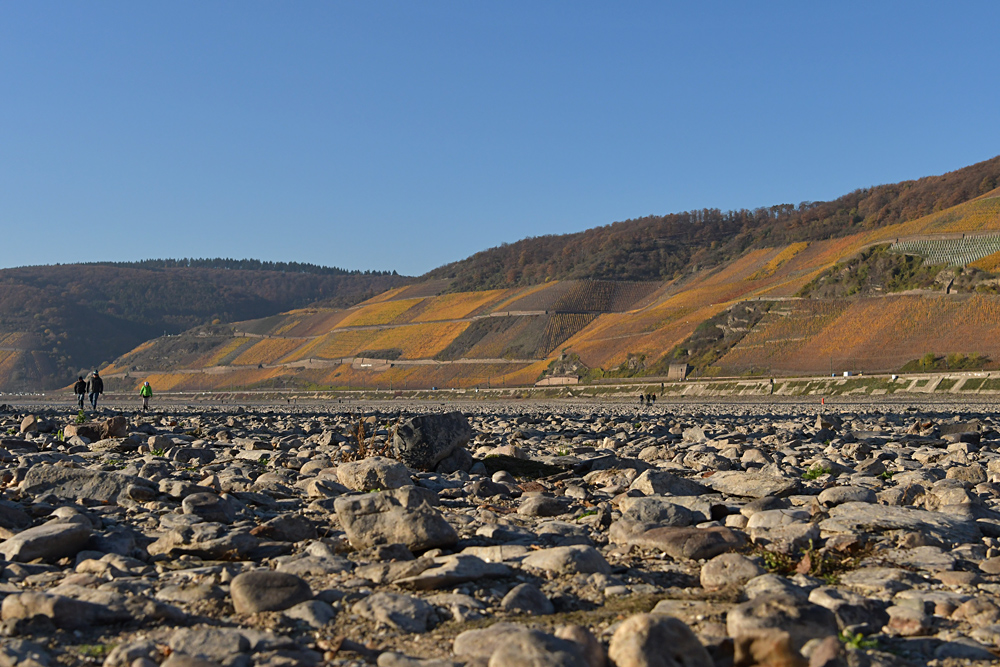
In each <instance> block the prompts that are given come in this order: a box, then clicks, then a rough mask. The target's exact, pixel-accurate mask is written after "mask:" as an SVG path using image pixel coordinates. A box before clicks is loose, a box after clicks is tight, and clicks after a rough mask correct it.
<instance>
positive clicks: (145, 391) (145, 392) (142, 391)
mask: <svg viewBox="0 0 1000 667" xmlns="http://www.w3.org/2000/svg"><path fill="white" fill-rule="evenodd" d="M139 395H140V396H142V411H143V412H145V411H146V410H149V397H150V396H152V395H153V388H152V387H150V386H149V380H146V381H145V382H143V383H142V386H141V387H139Z"/></svg>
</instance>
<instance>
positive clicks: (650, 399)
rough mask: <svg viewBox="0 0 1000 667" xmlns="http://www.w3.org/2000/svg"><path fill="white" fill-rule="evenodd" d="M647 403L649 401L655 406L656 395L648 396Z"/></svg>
mask: <svg viewBox="0 0 1000 667" xmlns="http://www.w3.org/2000/svg"><path fill="white" fill-rule="evenodd" d="M649 401H650V402H651V403H652V404H653V405H656V394H650V395H649Z"/></svg>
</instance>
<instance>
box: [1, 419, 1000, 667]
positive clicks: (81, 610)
mask: <svg viewBox="0 0 1000 667" xmlns="http://www.w3.org/2000/svg"><path fill="white" fill-rule="evenodd" d="M351 407H352V408H353V411H351V412H346V411H344V408H345V406H343V405H337V404H330V405H314V406H301V407H292V406H271V407H268V406H256V407H252V408H236V407H232V406H219V407H215V408H211V407H185V406H171V407H169V408H167V409H165V410H164V411H163V412H159V413H152V414H147V415H143V414H133V413H124V414H117V413H114V412H111V411H108V412H107V413H102V414H100V415H94V416H93V417H94V419H93V420H92V423H88V424H86V425H82V426H78V425H76V424H75V423H74V422H75V419H74V417H75V414H74V413H72V412H69V411H67V410H64V409H63V410H57V409H54V408H52V409H44V408H38V409H33V410H32V411H31V414H30V418H29V417H28V413H27V412H20V413H18V412H6V413H0V429H3V430H4V431H6V436H5V437H3V439H2V440H0V484H2V487H0V488H2V497H0V538H2V541H0V555H2V558H3V560H2V564H3V570H2V573H0V598H2V600H3V601H2V605H0V630H2V633H0V634H2V637H0V665H7V664H12V665H15V664H16V665H58V664H67V665H68V664H104V665H109V666H113V667H155V666H156V665H166V666H167V667H176V666H180V665H227V666H230V665H231V666H240V667H244V666H245V667H251V666H265V665H267V666H279V665H280V666H284V665H319V664H329V665H371V664H378V665H380V666H381V667H393V666H399V667H402V666H410V667H413V666H424V667H434V666H444V665H469V666H482V667H499V666H501V665H502V666H505V667H506V666H516V665H534V666H536V667H537V666H542V665H587V666H588V667H598V666H600V665H618V667H632V666H640V665H650V666H653V665H664V666H673V665H686V666H688V667H693V666H696V665H697V666H701V665H705V666H706V667H713V666H718V667H721V666H723V665H727V666H729V665H736V666H737V667H750V666H753V665H761V666H764V665H802V666H806V665H809V666H810V667H819V666H821V665H826V666H828V667H833V666H834V665H851V666H863V665H902V664H913V665H926V664H933V665H959V664H961V665H967V664H986V663H987V662H991V661H995V660H996V657H995V656H996V655H1000V653H998V647H1000V483H998V482H1000V451H998V447H1000V432H998V431H1000V425H998V424H1000V420H998V418H997V416H996V414H995V413H994V412H993V406H990V405H982V404H976V405H973V404H943V403H935V404H927V405H919V404H908V403H894V404H879V403H877V402H874V401H868V402H865V403H856V404H850V405H838V406H834V405H825V406H820V405H817V404H815V403H812V404H805V403H791V402H783V403H780V404H770V403H768V404H764V403H749V402H732V403H715V404H693V403H684V404H672V405H664V404H660V405H657V406H655V407H649V408H640V407H638V406H634V405H625V404H621V403H618V404H598V403H565V402H563V403H556V402H553V403H541V402H523V403H519V402H496V403H489V402H482V403H461V404H448V405H444V404H440V403H403V402H384V403H373V404H366V405H355V406H351ZM448 413H451V414H448ZM113 417H117V419H112V418H113ZM415 417H416V418H418V419H416V420H414V421H410V420H411V419H412V418H415ZM361 422H363V423H364V425H365V435H364V438H363V439H362V442H361V443H360V445H359V442H358V437H357V434H358V425H359V423H361ZM71 425H72V428H68V427H70V426H71ZM397 427H398V428H397ZM73 433H75V435H73ZM394 435H395V439H394ZM359 450H360V451H359ZM403 461H405V462H406V463H405V464H404V463H403Z"/></svg>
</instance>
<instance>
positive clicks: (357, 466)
mask: <svg viewBox="0 0 1000 667" xmlns="http://www.w3.org/2000/svg"><path fill="white" fill-rule="evenodd" d="M337 480H338V481H339V482H340V483H341V484H343V485H344V486H346V487H347V488H349V489H351V490H353V491H384V490H386V489H398V488H400V487H403V486H410V485H412V484H413V480H411V479H410V471H409V470H407V469H406V466H404V465H403V464H402V463H400V462H399V461H393V460H392V459H389V458H386V457H384V456H370V457H368V458H366V459H362V460H360V461H353V462H350V463H341V464H340V465H339V466H338V467H337Z"/></svg>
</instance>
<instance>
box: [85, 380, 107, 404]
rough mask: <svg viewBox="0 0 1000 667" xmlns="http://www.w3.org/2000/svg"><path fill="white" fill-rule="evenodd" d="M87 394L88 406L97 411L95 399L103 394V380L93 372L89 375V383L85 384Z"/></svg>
mask: <svg viewBox="0 0 1000 667" xmlns="http://www.w3.org/2000/svg"><path fill="white" fill-rule="evenodd" d="M87 393H88V394H90V406H91V407H92V408H94V409H95V410H96V409H97V399H98V397H99V396H100V395H101V394H103V393H104V380H102V379H101V376H100V375H98V374H97V371H94V372H93V373H91V374H90V382H88V383H87Z"/></svg>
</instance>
